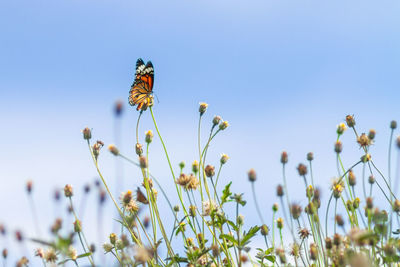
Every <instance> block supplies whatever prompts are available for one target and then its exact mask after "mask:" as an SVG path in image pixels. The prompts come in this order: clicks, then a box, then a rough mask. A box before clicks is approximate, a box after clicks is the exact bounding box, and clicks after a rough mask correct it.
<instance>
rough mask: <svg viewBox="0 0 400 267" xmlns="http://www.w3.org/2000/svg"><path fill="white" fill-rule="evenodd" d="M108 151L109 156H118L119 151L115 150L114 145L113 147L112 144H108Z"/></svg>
mask: <svg viewBox="0 0 400 267" xmlns="http://www.w3.org/2000/svg"><path fill="white" fill-rule="evenodd" d="M108 151H110V152H111V154H113V155H114V156H118V155H119V150H118V148H117V147H116V146H115V145H113V144H110V145H109V146H108Z"/></svg>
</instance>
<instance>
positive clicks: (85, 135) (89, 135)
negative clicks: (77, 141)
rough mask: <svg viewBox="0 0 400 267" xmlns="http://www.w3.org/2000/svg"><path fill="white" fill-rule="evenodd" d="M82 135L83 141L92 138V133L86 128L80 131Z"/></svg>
mask: <svg viewBox="0 0 400 267" xmlns="http://www.w3.org/2000/svg"><path fill="white" fill-rule="evenodd" d="M82 134H83V139H85V140H89V139H90V138H92V131H91V130H90V129H89V128H88V127H86V128H85V129H83V130H82Z"/></svg>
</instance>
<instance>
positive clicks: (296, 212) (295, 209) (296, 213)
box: [290, 204, 302, 220]
mask: <svg viewBox="0 0 400 267" xmlns="http://www.w3.org/2000/svg"><path fill="white" fill-rule="evenodd" d="M301 212H302V208H301V206H300V205H298V204H292V205H290V213H291V214H292V217H293V219H295V220H297V219H298V218H300V215H301Z"/></svg>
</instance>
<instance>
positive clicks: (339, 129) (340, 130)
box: [336, 123, 347, 135]
mask: <svg viewBox="0 0 400 267" xmlns="http://www.w3.org/2000/svg"><path fill="white" fill-rule="evenodd" d="M346 129H347V127H346V124H344V123H341V124H339V125H338V126H337V128H336V133H337V134H338V135H342V134H343V133H344V131H346Z"/></svg>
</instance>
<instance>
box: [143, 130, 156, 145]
mask: <svg viewBox="0 0 400 267" xmlns="http://www.w3.org/2000/svg"><path fill="white" fill-rule="evenodd" d="M153 137H154V134H153V131H152V130H148V131H147V132H146V137H145V141H146V143H147V144H150V143H151V141H153Z"/></svg>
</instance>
